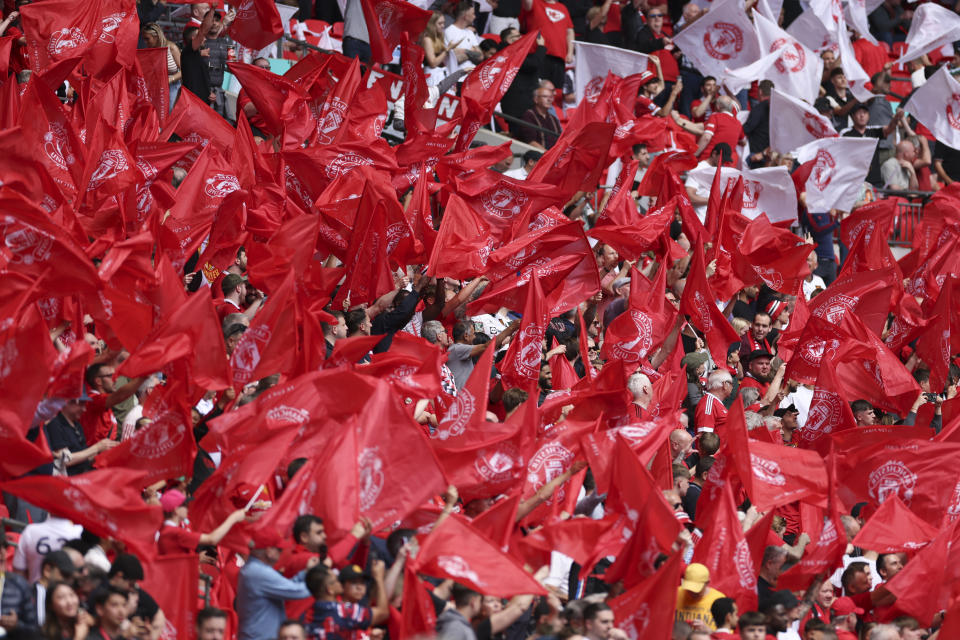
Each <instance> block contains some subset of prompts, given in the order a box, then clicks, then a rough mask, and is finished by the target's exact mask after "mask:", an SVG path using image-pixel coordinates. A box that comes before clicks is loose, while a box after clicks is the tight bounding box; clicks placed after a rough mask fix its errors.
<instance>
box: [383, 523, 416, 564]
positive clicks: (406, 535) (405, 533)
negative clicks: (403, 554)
mask: <svg viewBox="0 0 960 640" xmlns="http://www.w3.org/2000/svg"><path fill="white" fill-rule="evenodd" d="M415 535H417V530H416V529H397V530H396V531H391V532H390V535H388V536H387V551H388V552H389V553H390V555H391V556H393V557H394V558H396V557H397V554H398V553H400V548H401V547H402V546H403V545H404V543H405V542H406V541H407V540H409V539H410V538H412V537H413V536H415Z"/></svg>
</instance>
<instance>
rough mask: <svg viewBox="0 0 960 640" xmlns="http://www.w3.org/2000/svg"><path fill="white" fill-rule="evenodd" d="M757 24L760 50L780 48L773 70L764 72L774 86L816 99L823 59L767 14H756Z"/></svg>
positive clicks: (773, 50) (795, 94) (807, 99)
mask: <svg viewBox="0 0 960 640" xmlns="http://www.w3.org/2000/svg"><path fill="white" fill-rule="evenodd" d="M754 24H755V25H756V28H757V38H758V40H759V41H760V51H762V52H763V53H764V54H766V53H773V52H775V51H780V52H781V55H780V57H779V58H778V59H777V61H776V62H775V63H774V65H773V74H772V75H766V76H764V79H766V80H772V81H773V86H775V87H776V88H777V89H779V90H780V91H782V92H783V93H789V94H790V95H792V96H796V97H798V98H800V99H801V100H806V101H807V102H813V101H814V100H816V99H817V96H818V95H819V93H820V80H821V77H822V76H823V59H822V58H820V56H819V55H817V54H816V53H815V52H814V51H813V50H812V49H810V48H808V47H806V46H804V45H803V43H801V42H800V41H799V40H797V39H796V38H794V37H793V36H791V35H790V34H789V33H787V32H786V31H784V30H783V29H781V28H780V27H779V26H777V24H776V23H775V22H771V21H770V20H768V19H767V18H765V17H764V16H762V15H758V14H754Z"/></svg>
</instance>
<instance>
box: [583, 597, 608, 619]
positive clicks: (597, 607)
mask: <svg viewBox="0 0 960 640" xmlns="http://www.w3.org/2000/svg"><path fill="white" fill-rule="evenodd" d="M601 611H612V609H611V608H610V605H608V604H607V603H606V602H594V603H591V604H588V605H587V608H586V609H584V610H583V621H584V622H586V621H587V620H594V619H595V618H596V617H597V616H598V615H600V612H601Z"/></svg>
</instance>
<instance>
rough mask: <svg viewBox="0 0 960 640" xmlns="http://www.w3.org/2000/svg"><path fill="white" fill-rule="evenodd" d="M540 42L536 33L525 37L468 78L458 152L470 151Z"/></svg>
mask: <svg viewBox="0 0 960 640" xmlns="http://www.w3.org/2000/svg"><path fill="white" fill-rule="evenodd" d="M536 40H537V33H536V31H531V32H530V33H527V34H524V35H523V37H521V38H520V39H519V40H517V41H516V42H514V43H513V44H511V45H510V46H508V47H506V48H504V49H501V50H500V51H499V52H497V54H496V55H494V56H491V57H490V58H487V59H486V60H484V61H483V62H481V63H480V64H478V65H477V66H476V67H474V68H473V70H472V71H471V72H470V74H469V75H468V76H467V77H466V78H465V79H464V81H463V88H462V90H461V92H460V98H461V100H460V112H461V117H462V118H463V121H462V122H461V125H460V136H459V138H458V139H457V145H456V150H458V151H463V150H466V149H467V148H469V146H470V143H471V142H472V141H473V138H474V137H475V136H476V134H477V131H478V130H479V129H480V126H481V125H483V124H485V123H487V122H488V121H489V120H490V116H492V115H493V110H494V108H495V107H496V105H497V103H498V102H500V99H501V98H503V95H504V94H505V93H506V92H507V89H509V88H510V85H511V84H513V79H514V78H515V77H516V75H517V72H518V71H519V70H520V66H521V65H522V64H523V62H524V60H526V59H527V54H529V53H530V51H532V50H533V49H534V48H536Z"/></svg>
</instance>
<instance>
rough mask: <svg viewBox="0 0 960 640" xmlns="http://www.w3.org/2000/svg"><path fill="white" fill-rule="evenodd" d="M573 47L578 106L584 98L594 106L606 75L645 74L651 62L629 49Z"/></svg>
mask: <svg viewBox="0 0 960 640" xmlns="http://www.w3.org/2000/svg"><path fill="white" fill-rule="evenodd" d="M573 44H574V55H575V56H576V58H575V67H574V69H575V70H576V71H575V73H574V81H575V83H576V87H575V88H574V91H576V93H577V102H578V103H579V102H580V100H582V99H583V98H584V97H586V98H587V101H588V102H590V103H591V104H594V103H596V101H597V97H598V96H599V95H600V91H601V89H603V83H604V81H605V80H606V79H607V73H608V72H612V73H614V74H615V75H618V76H620V77H621V78H626V77H627V76H632V75H633V74H635V73H642V72H643V71H646V70H647V64H648V63H649V61H650V58H649V56H647V55H645V54H642V53H637V52H636V51H630V50H629V49H620V48H619V47H608V46H606V45H603V44H589V43H586V42H574V43H573Z"/></svg>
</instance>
